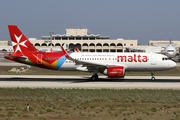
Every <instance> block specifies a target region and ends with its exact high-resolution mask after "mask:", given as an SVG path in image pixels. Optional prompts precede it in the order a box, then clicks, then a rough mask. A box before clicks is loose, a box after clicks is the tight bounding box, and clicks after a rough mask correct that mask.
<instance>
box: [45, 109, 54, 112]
mask: <svg viewBox="0 0 180 120" xmlns="http://www.w3.org/2000/svg"><path fill="white" fill-rule="evenodd" d="M46 111H47V112H54V110H52V109H50V108H48V109H47V110H46Z"/></svg>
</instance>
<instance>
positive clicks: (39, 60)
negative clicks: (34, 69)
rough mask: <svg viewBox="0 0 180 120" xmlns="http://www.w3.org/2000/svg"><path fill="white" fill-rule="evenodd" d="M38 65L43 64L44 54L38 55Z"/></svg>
mask: <svg viewBox="0 0 180 120" xmlns="http://www.w3.org/2000/svg"><path fill="white" fill-rule="evenodd" d="M37 64H42V54H37Z"/></svg>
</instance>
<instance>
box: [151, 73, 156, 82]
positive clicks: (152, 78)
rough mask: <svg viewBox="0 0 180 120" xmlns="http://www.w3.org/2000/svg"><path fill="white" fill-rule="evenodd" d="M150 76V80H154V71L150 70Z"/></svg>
mask: <svg viewBox="0 0 180 120" xmlns="http://www.w3.org/2000/svg"><path fill="white" fill-rule="evenodd" d="M151 76H152V77H151V80H153V81H154V80H155V79H156V78H155V77H154V71H151Z"/></svg>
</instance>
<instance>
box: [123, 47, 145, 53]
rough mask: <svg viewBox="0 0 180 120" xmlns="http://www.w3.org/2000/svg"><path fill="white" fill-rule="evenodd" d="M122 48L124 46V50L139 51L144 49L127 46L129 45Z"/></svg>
mask: <svg viewBox="0 0 180 120" xmlns="http://www.w3.org/2000/svg"><path fill="white" fill-rule="evenodd" d="M123 48H126V50H133V51H136V50H137V51H141V52H145V50H144V49H141V48H129V47H123Z"/></svg>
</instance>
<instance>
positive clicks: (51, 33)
mask: <svg viewBox="0 0 180 120" xmlns="http://www.w3.org/2000/svg"><path fill="white" fill-rule="evenodd" d="M53 33H54V32H49V34H50V36H51V50H50V51H51V52H52V51H53V50H52V35H53Z"/></svg>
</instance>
